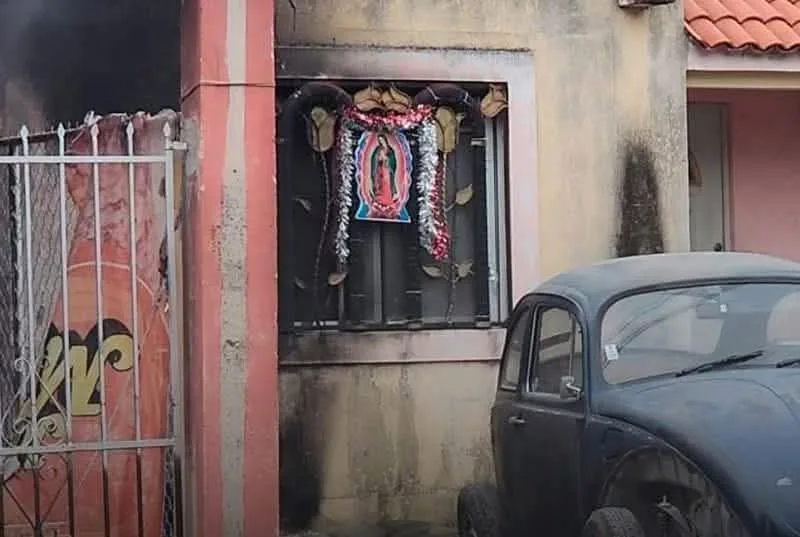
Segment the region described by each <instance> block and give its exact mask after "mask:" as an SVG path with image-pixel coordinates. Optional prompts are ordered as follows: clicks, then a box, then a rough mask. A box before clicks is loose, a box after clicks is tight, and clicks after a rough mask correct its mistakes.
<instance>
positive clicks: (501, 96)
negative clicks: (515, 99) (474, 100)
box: [481, 84, 508, 118]
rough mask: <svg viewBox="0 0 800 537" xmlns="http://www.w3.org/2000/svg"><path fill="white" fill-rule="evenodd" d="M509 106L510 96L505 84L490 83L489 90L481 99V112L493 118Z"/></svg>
mask: <svg viewBox="0 0 800 537" xmlns="http://www.w3.org/2000/svg"><path fill="white" fill-rule="evenodd" d="M506 108H508V96H507V95H506V90H505V89H503V86H498V85H497V84H489V91H488V93H486V95H484V97H483V99H481V113H482V114H483V115H484V116H485V117H488V118H493V117H495V116H496V115H497V114H499V113H500V112H502V111H503V110H505V109H506Z"/></svg>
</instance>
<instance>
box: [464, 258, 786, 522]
mask: <svg viewBox="0 0 800 537" xmlns="http://www.w3.org/2000/svg"><path fill="white" fill-rule="evenodd" d="M798 366H800V265H799V264H796V263H793V262H790V261H786V260H781V259H776V258H772V257H768V256H763V255H757V254H745V253H686V254H657V255H645V256H637V257H629V258H623V259H615V260H612V261H606V262H601V263H598V264H595V265H591V266H588V267H584V268H579V269H576V270H573V271H570V272H566V273H563V274H561V275H559V276H556V277H555V278H553V279H551V280H549V281H547V282H545V283H544V284H542V285H541V286H539V287H538V288H537V289H536V290H535V291H533V292H532V293H530V294H528V295H527V296H525V297H523V298H522V299H521V300H520V301H519V302H518V304H517V306H516V307H515V309H514V312H513V313H512V315H511V318H510V320H509V324H508V331H507V334H506V342H505V346H504V349H503V354H502V360H501V365H500V373H499V379H498V385H497V395H496V398H495V401H494V404H493V406H492V412H491V437H492V446H493V450H494V462H495V478H496V480H495V481H496V485H485V484H474V485H470V486H467V487H465V488H464V489H462V490H461V491H460V494H459V497H458V505H457V518H458V529H459V535H460V537H469V536H473V537H475V536H477V537H496V536H497V535H498V534H501V533H502V534H504V535H506V536H509V535H510V536H516V535H519V536H523V535H526V536H527V535H535V536H547V537H550V536H579V535H583V536H602V537H641V536H643V535H646V536H648V537H650V536H658V537H662V536H684V537H690V536H691V537H717V536H723V537H745V536H748V537H789V536H794V537H797V536H800V367H798Z"/></svg>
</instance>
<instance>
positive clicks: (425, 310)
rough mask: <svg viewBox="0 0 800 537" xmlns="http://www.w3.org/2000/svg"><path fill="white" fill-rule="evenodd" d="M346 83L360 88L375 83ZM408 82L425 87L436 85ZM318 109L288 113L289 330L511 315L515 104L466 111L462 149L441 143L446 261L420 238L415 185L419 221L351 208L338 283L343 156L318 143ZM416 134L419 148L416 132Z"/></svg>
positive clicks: (283, 218) (283, 294) (286, 89)
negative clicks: (314, 134)
mask: <svg viewBox="0 0 800 537" xmlns="http://www.w3.org/2000/svg"><path fill="white" fill-rule="evenodd" d="M299 86H302V83H297V84H286V85H284V86H283V87H281V88H279V103H280V102H282V101H283V102H285V100H286V99H287V98H288V97H289V95H290V94H291V93H292V92H293V91H295V90H296V89H297V88H298V87H299ZM339 86H340V87H341V88H343V89H344V90H346V91H348V92H350V93H353V92H355V91H357V90H358V89H360V88H361V87H363V86H364V84H363V83H362V84H339ZM459 86H460V87H461V88H464V89H465V90H466V91H468V92H469V94H470V95H471V96H473V98H474V99H476V100H477V101H480V99H481V97H482V96H483V95H484V94H485V93H486V91H487V86H486V85H484V84H469V83H465V84H460V85H459ZM398 87H399V89H400V90H402V91H404V92H407V93H409V94H414V93H415V92H419V91H420V90H422V89H423V88H425V87H426V85H425V84H405V85H402V86H398ZM279 106H280V105H279ZM281 113H282V114H285V113H287V111H286V110H281ZM309 113H310V109H309V107H300V108H299V109H298V113H296V114H295V117H290V118H282V120H281V121H279V131H278V140H279V144H278V145H279V151H278V170H279V172H278V183H279V188H278V190H279V237H280V241H279V243H280V244H279V264H280V266H279V284H280V302H279V320H280V325H281V330H282V331H283V332H284V333H291V332H298V331H303V330H315V329H351V330H359V329H361V330H374V329H413V328H426V329H433V328H458V327H464V328H475V327H488V326H492V325H497V324H501V323H503V322H504V321H505V319H506V317H507V315H508V313H509V290H508V284H509V278H508V265H507V260H506V253H507V232H506V230H507V224H506V207H507V200H506V195H507V188H506V182H507V177H506V170H507V166H506V162H507V150H506V136H507V130H506V123H507V119H506V114H505V113H502V114H500V115H498V116H496V117H494V118H492V119H486V118H481V119H480V121H481V124H476V121H474V120H473V121H469V119H468V118H465V119H464V120H463V121H462V123H461V125H460V130H459V137H458V145H457V147H456V149H455V150H454V151H452V152H450V153H449V154H446V155H445V154H443V153H440V154H439V157H440V159H446V166H445V169H446V174H445V177H446V180H445V205H446V209H447V211H446V215H447V222H448V227H449V231H450V235H451V237H452V240H451V247H450V252H449V258H448V260H447V261H444V262H435V261H434V260H433V259H432V258H431V257H430V256H429V255H428V254H427V252H425V251H424V250H423V249H422V248H421V247H420V240H419V229H418V227H417V225H416V215H417V208H418V207H417V203H418V202H417V199H416V196H415V195H414V188H413V186H412V195H411V197H410V199H409V204H408V208H409V212H410V214H411V217H412V223H411V224H398V223H376V222H365V221H358V220H354V219H351V223H350V240H349V246H350V259H349V264H348V267H347V275H346V278H345V279H344V281H343V282H341V283H340V284H336V285H334V284H332V280H333V281H335V280H336V279H337V275H340V272H339V271H340V270H341V268H340V267H338V268H337V264H336V259H335V255H334V253H333V249H332V247H331V235H332V231H333V229H334V227H335V225H336V222H335V218H334V212H335V211H333V207H334V204H335V203H336V201H335V189H334V188H333V186H332V185H333V184H334V183H333V182H332V181H331V179H332V176H333V174H334V173H335V167H336V160H335V157H334V155H333V151H331V152H328V153H326V154H322V155H321V154H319V153H315V152H314V151H313V150H312V148H311V146H310V145H309V142H308V138H307V129H308V121H309ZM286 125H289V126H290V128H287V127H286ZM281 127H283V128H281ZM407 138H408V141H409V143H410V145H411V150H412V156H413V158H414V159H415V160H416V158H417V139H416V136H414V135H413V134H409V135H408V136H407ZM457 198H458V200H457ZM353 210H354V209H353Z"/></svg>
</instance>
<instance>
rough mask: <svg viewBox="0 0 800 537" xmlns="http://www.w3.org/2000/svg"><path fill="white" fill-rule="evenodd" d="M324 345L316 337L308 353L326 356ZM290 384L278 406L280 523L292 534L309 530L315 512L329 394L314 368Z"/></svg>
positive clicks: (295, 376)
mask: <svg viewBox="0 0 800 537" xmlns="http://www.w3.org/2000/svg"><path fill="white" fill-rule="evenodd" d="M328 347H329V346H328V345H326V344H325V340H324V338H320V339H319V341H318V345H315V346H314V348H313V349H312V350H310V351H309V353H308V354H312V353H313V354H315V355H316V354H319V355H327V354H329V353H330V352H331V349H329V348H328ZM309 358H313V357H309ZM290 383H291V384H292V386H291V387H290V389H291V397H290V398H288V399H289V401H288V403H289V404H288V405H286V406H284V405H283V404H282V405H281V407H282V408H281V424H280V454H279V456H280V526H281V530H282V531H285V532H289V533H295V532H299V531H302V530H307V529H309V528H310V527H311V525H312V523H313V522H314V519H315V518H316V517H317V515H319V509H320V504H321V503H322V488H323V482H322V480H323V476H324V460H325V451H324V442H325V437H326V424H327V423H328V421H329V420H328V416H327V413H326V409H327V408H328V407H329V406H330V401H331V400H332V398H333V393H332V390H331V389H330V388H329V387H328V386H326V383H325V382H324V378H323V374H322V372H321V371H320V370H319V369H318V368H307V369H304V370H301V371H298V372H297V373H296V374H295V375H292V378H291V381H290ZM282 399H283V398H282Z"/></svg>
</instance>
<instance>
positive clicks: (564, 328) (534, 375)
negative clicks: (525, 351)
mask: <svg viewBox="0 0 800 537" xmlns="http://www.w3.org/2000/svg"><path fill="white" fill-rule="evenodd" d="M531 352H532V353H533V358H534V359H533V361H532V367H531V370H530V373H529V380H528V389H529V390H530V391H532V392H534V393H542V394H558V393H559V390H560V388H561V378H562V377H565V376H571V377H574V378H575V382H574V384H575V385H577V386H582V385H583V361H582V357H583V331H582V330H581V326H580V323H579V322H578V320H577V319H576V318H575V316H573V315H572V314H571V313H570V312H569V311H567V310H565V309H563V308H559V307H550V308H546V309H544V310H541V311H540V312H539V323H538V327H537V332H536V340H535V343H534V345H533V347H532V349H531Z"/></svg>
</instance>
